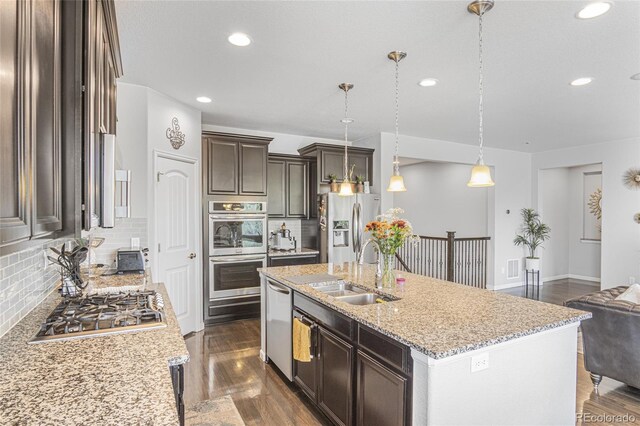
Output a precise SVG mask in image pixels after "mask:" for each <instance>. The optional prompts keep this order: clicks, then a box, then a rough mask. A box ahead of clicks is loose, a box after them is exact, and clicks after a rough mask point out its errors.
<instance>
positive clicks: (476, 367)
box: [471, 352, 489, 373]
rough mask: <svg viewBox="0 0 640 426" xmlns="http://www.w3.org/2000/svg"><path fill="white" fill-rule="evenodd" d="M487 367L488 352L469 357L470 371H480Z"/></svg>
mask: <svg viewBox="0 0 640 426" xmlns="http://www.w3.org/2000/svg"><path fill="white" fill-rule="evenodd" d="M487 368H489V352H485V353H483V354H480V355H476V356H472V357H471V372H472V373H475V372H476V371H482V370H486V369H487Z"/></svg>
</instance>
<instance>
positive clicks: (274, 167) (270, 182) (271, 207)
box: [267, 158, 287, 217]
mask: <svg viewBox="0 0 640 426" xmlns="http://www.w3.org/2000/svg"><path fill="white" fill-rule="evenodd" d="M267 196H268V198H267V210H268V211H269V217H286V216H287V162H286V161H285V160H278V159H274V158H269V162H268V164H267Z"/></svg>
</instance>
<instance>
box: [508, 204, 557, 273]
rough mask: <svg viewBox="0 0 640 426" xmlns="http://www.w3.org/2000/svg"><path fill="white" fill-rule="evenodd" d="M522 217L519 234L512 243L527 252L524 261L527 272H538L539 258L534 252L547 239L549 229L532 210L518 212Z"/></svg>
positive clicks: (549, 232)
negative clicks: (522, 247)
mask: <svg viewBox="0 0 640 426" xmlns="http://www.w3.org/2000/svg"><path fill="white" fill-rule="evenodd" d="M520 214H521V215H522V221H523V224H522V228H521V233H520V234H517V235H516V238H515V239H514V240H513V243H514V244H515V245H516V246H524V247H527V249H528V250H529V256H527V258H526V260H525V267H526V269H527V270H533V271H538V270H540V258H539V257H537V256H536V250H537V249H538V247H541V246H542V243H544V242H545V241H546V240H548V239H549V237H550V234H551V228H549V225H547V224H545V223H542V221H541V220H540V215H539V214H538V212H537V211H535V210H534V209H527V208H524V209H522V210H521V211H520Z"/></svg>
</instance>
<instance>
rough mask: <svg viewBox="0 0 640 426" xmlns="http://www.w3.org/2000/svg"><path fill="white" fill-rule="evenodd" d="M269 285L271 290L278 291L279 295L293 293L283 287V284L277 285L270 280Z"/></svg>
mask: <svg viewBox="0 0 640 426" xmlns="http://www.w3.org/2000/svg"><path fill="white" fill-rule="evenodd" d="M267 284H268V285H269V288H270V289H271V290H273V291H277V292H278V293H282V294H290V293H291V291H290V290H289V288H288V287H286V286H283V285H282V284H277V283H275V282H273V281H270V280H268V281H267Z"/></svg>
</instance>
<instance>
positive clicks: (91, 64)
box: [82, 0, 122, 229]
mask: <svg viewBox="0 0 640 426" xmlns="http://www.w3.org/2000/svg"><path fill="white" fill-rule="evenodd" d="M82 3H83V7H84V11H83V14H84V15H83V38H84V40H85V43H84V64H83V70H84V71H83V72H84V74H83V76H82V82H83V83H82V88H83V90H84V91H83V105H84V111H83V114H84V116H83V120H82V121H83V144H84V146H83V155H84V159H83V160H84V170H83V188H84V193H83V203H82V208H83V223H84V228H85V229H91V228H93V227H95V226H100V225H101V224H102V221H101V216H102V215H103V212H102V206H103V197H105V196H109V194H103V193H102V188H103V182H102V176H103V172H104V170H103V168H102V161H101V158H102V155H103V153H102V146H103V144H102V142H103V139H104V135H107V134H112V135H115V134H116V121H117V120H116V79H117V78H118V77H120V76H122V60H121V57H120V42H119V39H118V27H117V24H116V13H115V6H114V2H113V0H89V1H86V2H82Z"/></svg>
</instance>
